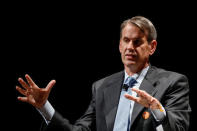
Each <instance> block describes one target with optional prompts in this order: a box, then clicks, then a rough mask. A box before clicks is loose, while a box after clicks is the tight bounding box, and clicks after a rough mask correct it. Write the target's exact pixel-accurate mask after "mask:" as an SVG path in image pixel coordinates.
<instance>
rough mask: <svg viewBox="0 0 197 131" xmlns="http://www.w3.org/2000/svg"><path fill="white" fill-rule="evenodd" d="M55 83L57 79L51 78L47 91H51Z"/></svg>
mask: <svg viewBox="0 0 197 131" xmlns="http://www.w3.org/2000/svg"><path fill="white" fill-rule="evenodd" d="M55 83H56V81H55V80H51V81H50V82H49V84H48V85H47V87H46V90H47V91H51V89H52V87H53V86H54V85H55Z"/></svg>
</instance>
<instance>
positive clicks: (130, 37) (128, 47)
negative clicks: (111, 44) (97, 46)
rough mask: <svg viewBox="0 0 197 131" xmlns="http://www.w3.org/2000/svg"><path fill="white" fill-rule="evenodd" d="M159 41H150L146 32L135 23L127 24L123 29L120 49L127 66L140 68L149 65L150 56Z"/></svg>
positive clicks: (135, 68)
mask: <svg viewBox="0 0 197 131" xmlns="http://www.w3.org/2000/svg"><path fill="white" fill-rule="evenodd" d="M156 44H157V42H156V41H155V40H153V41H152V42H150V43H148V41H147V38H146V36H145V34H144V33H143V32H142V31H141V30H140V29H139V28H138V27H137V26H135V25H133V24H127V25H126V26H125V27H124V29H123V30H122V37H121V38H120V45H119V50H120V53H121V58H122V62H123V64H124V66H125V68H130V69H134V70H138V69H140V68H144V67H146V66H147V65H148V59H149V56H150V55H152V54H153V53H154V51H155V49H156Z"/></svg>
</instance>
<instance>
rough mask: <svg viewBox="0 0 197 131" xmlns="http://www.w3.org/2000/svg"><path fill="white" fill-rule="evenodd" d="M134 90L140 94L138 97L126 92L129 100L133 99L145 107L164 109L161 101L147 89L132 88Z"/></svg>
mask: <svg viewBox="0 0 197 131" xmlns="http://www.w3.org/2000/svg"><path fill="white" fill-rule="evenodd" d="M132 91H135V92H136V93H137V94H138V97H134V96H131V95H129V94H125V97H126V98H127V99H129V100H133V101H135V102H137V103H139V104H141V105H142V106H144V107H147V108H150V109H153V110H154V109H160V111H162V106H161V104H160V102H159V101H158V100H157V99H156V98H154V97H152V96H151V95H149V94H148V93H147V92H146V91H143V90H139V89H136V88H132Z"/></svg>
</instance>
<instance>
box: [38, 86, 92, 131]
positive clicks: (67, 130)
mask: <svg viewBox="0 0 197 131" xmlns="http://www.w3.org/2000/svg"><path fill="white" fill-rule="evenodd" d="M92 94H93V95H92V100H91V102H90V104H89V107H88V109H87V110H86V112H85V113H84V115H83V116H82V117H81V118H80V119H78V120H77V121H76V122H75V124H71V123H70V122H69V120H67V119H66V118H63V116H62V115H61V114H59V113H58V112H56V111H55V114H54V116H53V118H52V120H51V121H50V123H49V124H48V125H46V124H45V123H44V122H43V124H42V126H41V131H54V130H58V131H91V130H95V125H96V124H95V123H96V117H95V90H94V86H93V88H92Z"/></svg>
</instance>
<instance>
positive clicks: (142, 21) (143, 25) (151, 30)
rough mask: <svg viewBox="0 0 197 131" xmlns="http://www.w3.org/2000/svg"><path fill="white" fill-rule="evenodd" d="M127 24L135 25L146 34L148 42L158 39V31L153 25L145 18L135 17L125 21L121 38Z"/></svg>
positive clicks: (122, 25) (121, 27) (121, 28)
mask: <svg viewBox="0 0 197 131" xmlns="http://www.w3.org/2000/svg"><path fill="white" fill-rule="evenodd" d="M127 24H134V25H136V26H137V27H138V28H140V30H141V31H142V32H143V33H145V35H146V38H147V41H148V42H151V41H152V40H156V39H157V31H156V29H155V27H154V25H153V23H152V22H151V21H150V20H149V19H147V18H145V17H143V16H135V17H132V18H130V19H127V20H125V21H123V22H122V24H121V26H120V38H121V37H122V30H123V29H124V28H125V26H126V25H127Z"/></svg>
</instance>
